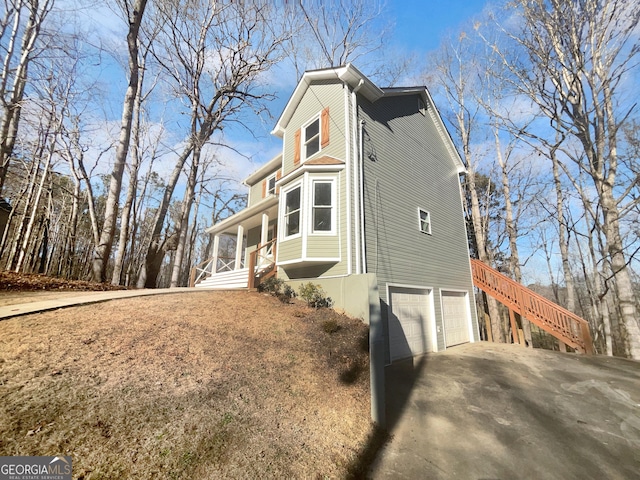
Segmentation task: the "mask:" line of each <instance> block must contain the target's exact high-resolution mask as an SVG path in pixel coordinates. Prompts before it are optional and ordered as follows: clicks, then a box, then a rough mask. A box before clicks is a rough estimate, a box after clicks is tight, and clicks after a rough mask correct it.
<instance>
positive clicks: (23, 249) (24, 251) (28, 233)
mask: <svg viewBox="0 0 640 480" xmlns="http://www.w3.org/2000/svg"><path fill="white" fill-rule="evenodd" d="M54 147H55V139H54V140H52V142H51V146H50V150H49V153H48V155H47V160H46V162H45V165H44V169H43V171H42V178H41V179H40V184H39V185H38V191H37V193H36V196H35V198H34V200H33V206H32V207H31V217H30V218H29V223H28V224H27V228H26V231H25V233H24V238H23V240H22V247H21V248H20V253H19V255H18V261H17V262H16V268H15V271H16V272H20V271H21V270H22V266H23V263H24V261H25V257H26V255H27V253H28V248H29V242H30V241H31V231H32V230H33V225H34V223H35V219H36V215H37V212H38V206H39V205H40V198H41V197H42V190H43V189H44V183H45V182H46V180H47V176H48V175H49V167H50V165H51V158H52V157H53V150H54Z"/></svg>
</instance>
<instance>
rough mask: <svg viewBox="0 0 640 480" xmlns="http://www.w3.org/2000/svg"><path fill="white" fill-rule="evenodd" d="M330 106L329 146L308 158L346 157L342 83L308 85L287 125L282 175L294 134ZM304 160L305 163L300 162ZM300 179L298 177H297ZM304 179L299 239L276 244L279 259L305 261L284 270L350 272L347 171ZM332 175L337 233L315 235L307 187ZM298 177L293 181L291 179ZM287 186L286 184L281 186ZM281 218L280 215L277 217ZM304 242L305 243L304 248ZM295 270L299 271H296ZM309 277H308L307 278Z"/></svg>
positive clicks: (286, 169) (289, 162)
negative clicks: (316, 264)
mask: <svg viewBox="0 0 640 480" xmlns="http://www.w3.org/2000/svg"><path fill="white" fill-rule="evenodd" d="M325 107H329V118H330V120H329V131H330V141H329V145H328V146H326V147H325V148H323V149H321V150H320V152H318V153H317V154H316V155H314V156H313V157H311V158H316V157H321V156H325V155H328V156H331V157H334V158H336V159H338V160H342V161H345V160H346V158H345V157H346V148H347V144H346V143H345V135H347V132H346V126H345V90H344V88H343V84H342V83H341V82H339V81H335V82H333V81H328V82H318V83H316V84H313V85H310V86H309V89H308V90H307V92H306V94H305V95H304V97H303V98H302V99H301V101H300V103H299V105H298V107H297V109H296V111H295V112H294V114H293V116H292V117H291V120H290V122H289V124H288V125H287V130H286V133H285V136H284V142H285V148H284V160H283V164H284V174H285V175H286V174H287V173H288V172H290V171H291V170H293V169H294V165H293V144H294V133H295V131H296V130H297V129H299V128H300V127H301V126H302V125H303V124H304V123H306V122H308V121H309V120H310V119H312V118H313V117H314V116H316V115H318V114H319V113H320V112H321V111H322V109H324V108H325ZM303 163H304V162H303ZM298 178H299V177H298ZM304 178H305V181H304V182H303V192H302V196H303V202H302V211H301V224H302V225H304V227H303V229H304V230H303V232H302V234H303V236H306V241H305V242H303V241H302V238H296V239H293V240H286V241H282V242H280V244H279V245H278V249H279V250H278V261H279V262H288V261H290V260H297V259H305V260H306V263H305V264H304V266H302V265H296V264H292V265H286V266H284V267H283V268H285V269H286V270H287V271H292V270H295V269H298V270H299V272H301V271H303V270H306V269H309V270H308V271H309V272H311V271H314V272H316V271H317V272H322V275H324V276H335V275H346V274H347V273H348V272H349V266H348V263H347V255H346V248H347V243H348V242H347V232H348V229H347V195H346V183H347V178H346V173H345V170H344V169H342V170H339V169H338V168H336V171H335V172H332V171H330V169H329V171H324V172H322V173H313V172H310V173H306V174H305V177H304ZM333 178H335V179H336V181H335V186H336V189H337V191H336V203H337V205H336V207H335V208H336V209H337V211H336V223H337V225H336V234H335V235H314V234H312V233H311V222H310V215H311V196H310V191H309V189H310V186H311V182H312V181H313V180H314V179H320V180H322V179H333ZM294 181H298V179H295V180H292V182H294ZM283 188H286V185H283ZM280 219H281V220H282V216H280ZM303 243H304V245H306V248H304V251H303ZM335 258H339V259H340V261H338V262H336V261H333V260H332V261H328V262H327V263H326V264H323V265H320V266H314V265H312V264H313V263H314V262H318V261H320V259H335ZM299 272H298V273H299ZM310 278H311V277H310Z"/></svg>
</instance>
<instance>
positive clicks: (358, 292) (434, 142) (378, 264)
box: [198, 64, 478, 361]
mask: <svg viewBox="0 0 640 480" xmlns="http://www.w3.org/2000/svg"><path fill="white" fill-rule="evenodd" d="M272 133H273V134H274V135H276V136H278V137H279V138H281V139H282V152H281V154H279V155H278V156H277V157H275V158H273V159H272V160H271V161H269V162H267V163H266V164H265V165H264V166H262V167H261V168H260V169H258V170H257V171H256V172H254V173H253V174H252V175H250V176H249V178H247V179H246V181H245V184H246V185H247V186H248V187H249V199H248V206H247V208H246V209H244V210H242V211H241V212H239V213H237V214H235V215H233V216H231V217H229V218H227V219H225V220H223V221H221V222H220V223H218V224H216V225H213V226H212V227H210V228H209V229H208V230H207V232H208V233H209V234H212V235H214V259H212V261H211V262H209V265H211V267H209V270H208V271H207V275H209V276H208V278H206V280H204V281H202V282H200V283H199V284H198V286H208V287H220V288H230V287H247V286H248V284H249V277H250V276H251V275H255V273H256V272H259V271H261V269H264V268H269V266H270V265H273V266H272V267H270V268H276V269H277V275H278V277H279V278H282V279H284V280H285V281H286V282H287V283H290V284H292V286H294V287H296V288H297V286H298V285H300V284H301V283H305V282H308V281H313V282H314V283H316V284H320V285H321V286H322V288H323V289H324V291H325V292H326V293H327V294H328V295H329V296H330V297H332V299H333V300H334V302H335V307H336V308H338V309H342V310H344V311H345V312H347V313H349V314H351V315H353V316H356V317H361V318H363V320H364V321H368V318H369V317H368V315H369V310H368V306H369V304H370V302H369V299H370V292H371V289H372V288H373V289H374V290H375V291H377V292H378V296H379V302H380V306H381V310H380V312H381V316H382V320H383V322H382V324H383V326H384V332H385V339H386V340H385V341H386V355H387V361H393V360H395V359H400V358H404V357H407V356H410V355H416V354H420V353H423V352H430V351H439V350H442V349H445V348H447V347H448V346H452V345H457V344H460V343H465V342H469V341H474V340H477V339H478V331H477V321H476V312H475V307H474V302H473V285H472V277H471V267H470V262H469V251H468V245H467V234H466V231H465V223H464V218H463V204H462V192H461V186H460V179H459V175H460V174H461V173H462V172H464V166H463V164H462V162H461V160H460V157H459V155H458V153H457V151H456V149H455V147H454V145H453V143H452V140H451V138H450V136H449V134H448V132H447V131H446V128H445V126H444V124H443V122H442V119H441V117H440V115H439V113H438V111H437V110H436V108H435V106H434V104H433V101H432V99H431V96H430V95H429V92H428V91H427V89H426V88H425V87H408V88H379V87H378V86H377V85H375V84H374V83H373V82H372V81H371V80H369V79H368V78H367V77H365V76H364V75H363V74H362V73H361V72H360V71H359V70H358V69H357V68H355V67H354V66H353V65H350V64H349V65H346V66H343V67H339V68H329V69H322V70H315V71H308V72H306V73H305V74H304V76H303V77H302V79H301V80H300V83H299V84H298V86H297V87H296V89H295V91H294V92H293V95H292V96H291V98H290V99H289V101H288V103H287V105H286V107H285V109H284V111H283V112H282V115H281V116H280V118H279V120H278V122H277V124H276V126H275V128H274V129H273V132H272ZM222 235H233V236H235V237H236V238H237V241H236V245H237V246H238V248H237V249H236V252H235V255H234V256H233V258H231V259H226V258H225V259H222V258H219V253H218V245H219V244H220V238H221V236H222ZM258 248H260V250H259V254H257V255H256V254H254V260H253V262H254V264H255V265H251V267H252V269H253V272H252V273H250V272H249V263H250V262H249V259H250V257H251V253H252V252H254V251H256V249H258ZM214 266H215V272H214V271H213V269H214Z"/></svg>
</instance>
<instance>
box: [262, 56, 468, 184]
mask: <svg viewBox="0 0 640 480" xmlns="http://www.w3.org/2000/svg"><path fill="white" fill-rule="evenodd" d="M334 79H338V80H341V81H343V82H345V83H347V84H348V85H349V86H350V87H351V88H353V89H354V90H355V91H356V92H357V93H359V94H360V95H362V96H363V97H364V98H366V99H367V100H369V101H370V102H371V103H373V102H375V101H376V100H378V99H380V98H382V97H393V96H399V95H416V94H418V95H421V96H422V100H423V101H424V103H425V105H426V106H427V111H428V112H429V116H430V118H431V120H432V121H433V123H434V125H435V127H436V130H437V131H438V134H439V135H440V138H441V139H442V141H443V143H444V144H445V146H446V148H447V151H448V152H449V156H450V157H451V160H452V161H453V163H454V165H455V167H456V171H457V172H458V173H465V172H466V171H467V170H466V168H465V166H464V163H463V162H462V158H461V157H460V154H459V153H458V150H457V148H456V146H455V144H454V143H453V139H452V138H451V134H450V133H449V131H448V130H447V127H446V126H445V124H444V122H443V120H442V116H441V115H440V112H439V111H438V109H437V108H436V106H435V103H434V102H433V98H432V97H431V94H430V93H429V90H428V89H427V87H425V86H413V87H387V88H380V87H378V86H377V85H376V84H375V83H373V82H372V81H371V80H369V79H368V78H367V77H365V75H364V74H363V73H362V72H361V71H360V70H358V69H357V68H356V67H355V66H353V65H352V64H350V63H348V64H347V65H345V66H342V67H335V68H323V69H319V70H308V71H307V72H305V73H304V75H303V76H302V78H301V79H300V82H298V86H297V87H296V89H295V90H294V91H293V94H292V95H291V98H290V99H289V101H288V102H287V105H286V107H285V108H284V111H283V112H282V114H281V115H280V118H279V119H278V122H277V123H276V126H275V127H274V129H273V130H272V131H271V133H272V134H273V135H275V136H277V137H279V138H282V137H283V135H284V130H285V129H286V128H287V125H288V124H289V121H290V120H291V117H292V116H293V113H294V112H295V110H296V108H297V107H298V105H299V103H300V101H301V100H302V97H304V94H305V93H306V92H307V90H308V89H309V85H311V84H312V83H313V82H317V81H322V80H334Z"/></svg>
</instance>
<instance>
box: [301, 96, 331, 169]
mask: <svg viewBox="0 0 640 480" xmlns="http://www.w3.org/2000/svg"><path fill="white" fill-rule="evenodd" d="M327 145H329V107H326V108H324V109H323V110H322V112H320V114H319V115H318V116H317V117H315V118H314V119H312V120H311V121H310V122H309V123H307V124H305V125H304V126H303V127H302V128H300V129H299V130H297V131H296V133H295V136H294V152H293V164H294V165H298V164H300V162H301V161H303V162H304V161H305V160H306V159H307V158H310V157H312V156H313V155H315V154H316V153H318V152H319V151H320V150H321V149H323V148H325V147H326V146H327Z"/></svg>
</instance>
